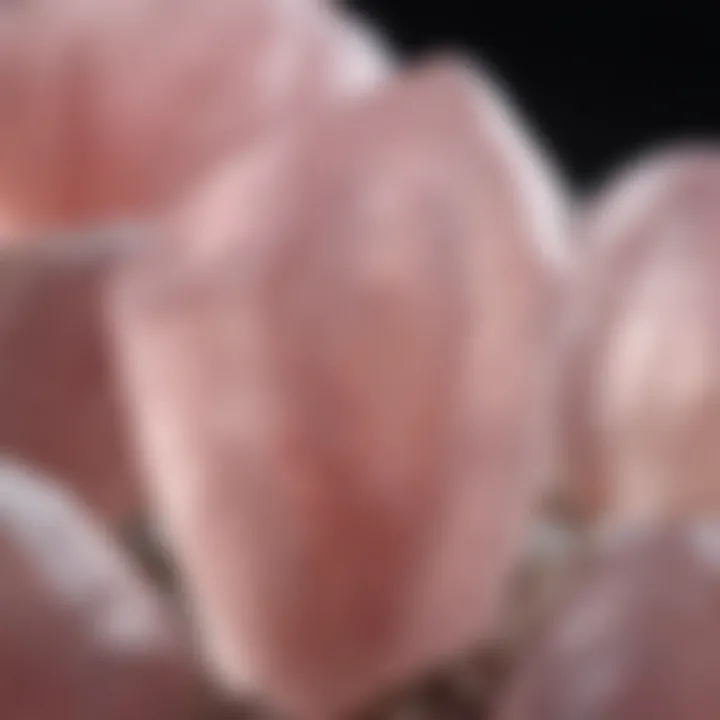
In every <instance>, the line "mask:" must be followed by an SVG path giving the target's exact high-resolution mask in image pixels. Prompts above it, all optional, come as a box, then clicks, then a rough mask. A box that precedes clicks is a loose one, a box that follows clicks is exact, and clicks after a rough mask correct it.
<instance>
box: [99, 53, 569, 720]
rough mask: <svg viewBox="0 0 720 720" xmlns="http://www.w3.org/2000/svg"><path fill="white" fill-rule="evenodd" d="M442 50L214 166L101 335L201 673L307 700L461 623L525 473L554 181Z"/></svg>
mask: <svg viewBox="0 0 720 720" xmlns="http://www.w3.org/2000/svg"><path fill="white" fill-rule="evenodd" d="M513 123H514V119H513V118H512V116H511V113H510V112H509V111H508V109H507V108H506V107H505V106H504V105H503V104H501V103H500V101H499V100H498V98H497V97H496V95H495V93H494V92H493V90H492V88H491V87H490V85H489V83H487V82H485V80H484V79H483V78H482V77H480V76H477V75H475V74H474V73H473V72H471V71H470V70H468V69H466V68H464V67H463V65H462V64H461V63H459V62H457V61H454V60H446V61H437V62H435V63H430V64H429V65H428V66H426V67H423V68H421V69H416V70H414V71H412V72H410V73H407V74H404V75H402V76H399V77H398V78H397V79H396V80H394V81H393V82H391V83H389V84H388V85H386V86H385V87H383V88H382V89H381V90H379V91H377V92H376V93H373V94H371V95H369V96H367V97H365V98H364V99H362V100H361V101H360V100H359V101H357V102H355V103H353V104H351V105H349V106H347V107H345V108H344V109H343V110H341V111H339V112H337V113H335V114H332V115H328V116H327V117H325V118H323V119H322V120H318V121H317V122H316V123H314V124H312V125H311V126H309V127H307V128H305V129H303V130H302V131H298V132H297V133H295V134H293V135H292V136H287V137H284V138H282V139H279V140H278V141H277V142H275V143H270V144H268V145H267V146H266V147H264V148H262V149H258V151H257V152H255V153H254V154H253V155H252V156H251V157H247V156H246V157H244V158H243V159H242V160H241V161H240V162H238V163H237V164H235V165H234V166H232V167H229V168H228V169H227V170H226V171H225V172H223V173H222V174H221V175H220V176H218V177H217V178H216V179H215V180H214V181H213V182H211V183H210V184H209V186H208V188H207V190H206V191H205V192H204V193H201V194H200V195H199V197H198V198H197V200H196V202H195V203H193V204H191V205H189V206H188V207H187V208H186V209H185V212H184V213H182V214H181V215H180V216H178V218H177V219H176V221H175V222H173V223H171V224H169V225H168V226H167V228H166V237H164V238H162V242H160V243H158V244H157V246H156V247H155V248H154V249H153V250H152V251H150V252H148V253H146V254H145V255H144V256H142V257H138V261H137V262H136V263H133V265H132V266H131V267H130V268H128V269H127V271H126V272H124V273H122V274H121V277H120V278H119V280H118V285H117V288H116V290H117V291H116V293H115V294H114V297H113V305H114V321H115V324H116V330H117V337H118V343H117V347H118V353H119V356H120V358H121V361H123V362H124V368H125V375H126V384H127V387H128V388H129V391H130V393H129V395H130V398H129V404H130V405H131V407H132V408H133V409H134V421H135V427H136V429H137V431H138V436H139V439H140V444H141V447H142V448H143V454H144V458H145V463H146V467H147V472H148V475H149V478H150V481H151V485H152V488H153V492H154V496H155V510H156V512H157V515H158V517H159V521H160V523H161V524H162V526H163V528H164V531H165V533H166V535H167V537H169V538H170V541H171V543H172V544H173V547H174V549H175V552H176V555H177V558H178V562H179V564H180V566H181V568H182V570H183V572H184V576H185V580H186V586H187V589H188V592H189V594H190V598H191V601H192V603H193V606H194V608H195V612H196V615H197V617H198V618H199V622H200V624H201V628H202V629H203V631H204V635H205V638H206V641H207V645H206V649H207V653H208V656H209V657H210V658H211V659H212V661H213V662H214V664H215V667H216V668H217V671H218V673H219V674H220V676H221V677H222V678H223V679H224V681H225V682H226V683H227V684H228V685H229V686H230V687H232V688H234V689H235V690H236V691H242V690H243V689H251V690H255V691H259V692H260V693H261V694H264V695H265V697H267V698H269V699H270V700H271V702H273V703H274V704H276V705H277V706H279V707H281V708H285V709H289V710H291V711H294V712H296V713H297V714H298V715H301V716H303V715H307V716H310V717H315V718H317V717H328V716H330V715H333V713H335V712H339V711H341V710H344V709H347V708H350V707H353V706H354V705H356V704H357V703H360V702H362V701H364V700H367V699H368V698H370V697H372V696H373V695H374V694H375V693H376V692H378V691H379V690H380V689H382V688H384V687H385V686H386V685H387V684H391V683H394V682H396V681H401V680H403V679H406V678H407V677H408V676H410V675H412V674H413V673H415V672H419V671H421V670H423V669H426V668H427V667H429V666H430V665H432V664H433V663H435V662H438V661H441V660H442V659H443V658H444V657H446V656H449V655H453V654H454V653H457V652H460V651H462V650H464V649H466V648H467V647H468V646H470V645H472V644H473V643H475V642H476V641H478V640H479V639H481V638H482V637H483V636H484V634H485V633H486V632H487V631H488V629H489V628H490V626H491V624H492V620H493V617H494V606H495V605H496V601H497V597H498V593H499V591H500V589H501V586H502V581H503V578H504V576H505V573H506V571H507V570H508V567H509V565H510V564H511V562H512V561H513V558H514V557H515V555H516V552H517V550H518V549H519V548H518V545H519V539H520V535H521V528H522V525H523V522H524V520H525V519H526V516H527V514H528V510H529V508H530V505H531V503H532V501H533V499H534V497H535V496H536V494H537V490H538V487H539V485H540V478H539V477H538V474H539V472H540V467H541V464H540V462H539V461H538V458H539V453H540V452H541V450H542V441H541V439H542V434H541V432H540V429H541V424H540V423H539V422H538V421H539V420H540V418H541V416H542V411H543V401H544V398H545V384H544V380H545V373H546V370H547V369H548V367H549V366H548V362H549V358H550V357H551V345H552V343H551V337H552V335H553V328H554V317H555V313H554V302H555V294H556V291H557V289H558V285H557V284H558V282H559V279H560V276H561V274H562V263H561V261H560V259H559V256H558V254H557V251H558V249H559V248H560V246H561V245H560V241H561V240H562V219H561V218H562V210H561V206H562V202H561V200H560V196H559V194H557V193H559V191H558V189H557V188H556V187H555V186H554V185H553V182H554V181H553V180H552V178H551V174H550V172H549V170H548V169H547V168H546V167H545V166H544V165H543V161H541V159H540V153H539V151H538V152H536V150H535V148H534V146H533V144H532V142H530V140H529V139H528V138H527V137H526V135H525V131H524V130H522V129H521V128H516V127H515V125H514V124H513Z"/></svg>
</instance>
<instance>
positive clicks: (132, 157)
mask: <svg viewBox="0 0 720 720" xmlns="http://www.w3.org/2000/svg"><path fill="white" fill-rule="evenodd" d="M327 5H328V4H326V3H319V2H287V0H242V1H241V2H238V1H237V0H180V1H179V2H166V1H165V0H105V1H103V2H95V1H94V0H39V1H38V2H31V3H26V2H22V3H9V4H7V7H2V8H0V231H3V239H6V240H8V241H11V240H12V239H13V238H16V237H19V236H20V233H22V232H24V231H34V230H37V229H48V228H55V227H57V226H58V225H62V226H74V225H80V224H83V223H86V222H92V223H96V222H105V221H107V220H114V219H115V218H117V217H126V216H127V217H134V216H136V215H139V214H145V213H152V212H154V211H155V210H157V209H158V208H159V207H165V206H166V205H167V204H168V203H172V202H174V201H175V200H177V198H178V196H180V195H183V194H184V193H185V192H187V191H188V190H189V189H190V188H191V187H192V186H193V185H194V184H195V183H196V182H198V180H199V179H200V177H202V176H203V175H204V174H205V173H207V172H209V171H211V170H212V169H213V167H214V166H215V164H216V163H218V162H223V161H225V159H226V157H227V154H228V153H230V152H237V151H239V150H240V149H242V148H244V147H247V146H249V145H251V144H252V143H253V142H254V141H255V140H256V139H257V138H258V137H259V136H261V135H262V134H264V133H266V132H270V131H271V130H273V129H277V128H280V127H283V126H285V125H287V124H296V123H298V122H300V121H301V120H302V118H303V117H305V116H306V115H308V114H312V113H314V112H316V111H319V110H320V109H322V108H327V107H329V106H330V105H333V104H335V103H337V102H339V101H341V100H342V99H344V98H346V97H347V96H352V95H354V94H356V93H358V92H361V91H363V90H365V89H367V88H368V87H372V86H373V85H374V84H375V83H376V82H377V81H378V79H379V78H381V77H383V76H384V75H385V74H386V73H387V71H388V68H389V66H390V59H389V57H388V56H387V54H386V53H385V50H384V48H383V47H382V43H381V42H380V40H379V39H377V38H375V37H373V35H372V34H371V33H370V32H369V31H367V30H366V29H364V28H362V27H359V26H358V25H356V24H355V23H354V21H353V20H350V19H348V18H346V17H344V16H342V15H341V14H340V11H339V10H336V9H334V8H330V7H328V6H327Z"/></svg>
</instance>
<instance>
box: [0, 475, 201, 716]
mask: <svg viewBox="0 0 720 720" xmlns="http://www.w3.org/2000/svg"><path fill="white" fill-rule="evenodd" d="M0 574H1V575H2V585H1V587H0V667H2V672H1V673H0V716H2V717H3V718H8V720H10V719H11V718H18V719H19V718H23V719H24V720H100V718H102V720H182V719H187V720H191V719H192V718H196V717H198V716H197V715H196V714H193V713H194V711H195V710H196V709H197V707H196V702H197V697H196V695H197V690H198V687H197V682H196V679H195V678H194V673H193V671H192V669H191V664H190V662H189V655H188V649H187V647H185V641H184V640H182V639H181V635H180V634H179V632H178V627H176V619H175V618H174V616H173V613H172V612H171V609H170V608H169V607H167V606H166V604H165V602H164V601H163V600H162V598H161V597H160V596H159V595H158V594H157V593H156V592H154V591H153V590H152V588H151V587H149V586H148V585H147V584H146V582H145V581H144V579H143V578H142V577H141V575H140V574H139V572H138V571H137V569H136V568H135V567H134V566H133V565H132V564H131V563H130V562H129V559H128V558H126V557H125V556H124V555H123V554H122V553H121V551H120V550H119V548H116V547H115V546H114V545H113V543H112V541H111V539H110V538H109V537H108V536H107V534H106V533H105V532H103V530H102V529H101V528H100V527H99V526H96V525H95V524H94V523H93V522H92V521H91V520H90V519H89V518H88V516H86V514H85V513H84V511H83V509H82V508H81V507H80V506H79V505H78V504H77V503H76V502H75V501H74V500H73V498H72V497H71V496H70V495H68V494H67V493H65V492H64V491H63V490H61V489H60V488H59V487H58V486H57V485H55V484H54V483H53V482H52V481H51V480H48V479H47V478H45V477H42V476H39V475H37V474H35V473H34V472H31V471H29V470H27V469H26V468H25V467H22V466H19V465H14V464H11V463H8V462H3V463H2V464H1V465H0Z"/></svg>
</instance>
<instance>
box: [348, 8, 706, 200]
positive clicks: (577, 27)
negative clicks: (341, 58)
mask: <svg viewBox="0 0 720 720" xmlns="http://www.w3.org/2000/svg"><path fill="white" fill-rule="evenodd" d="M646 3H647V4H646ZM646 3H645V2H638V1H637V0H633V2H626V3H625V4H624V5H623V4H620V3H615V4H613V5H610V4H607V6H609V7H608V8H607V9H603V8H602V6H601V4H600V3H590V2H589V1H586V2H585V3H575V5H576V6H577V7H576V8H575V9H562V10H561V9H557V10H545V11H543V12H540V11H539V10H537V9H531V10H525V9H524V8H525V5H524V4H520V3H518V4H517V6H516V7H515V8H512V7H511V6H510V3H502V4H500V3H495V4H492V3H489V2H483V1H482V0H465V1H464V2H463V0H441V1H439V2H438V0H430V1H429V2H428V4H427V6H425V5H421V4H420V3H419V2H410V1H407V0H404V1H401V0H355V1H354V2H350V3H349V4H350V6H351V7H353V8H354V9H356V11H357V12H358V13H359V14H360V15H361V16H364V17H366V18H368V19H370V20H373V21H375V22H376V23H377V24H379V25H380V27H382V28H384V30H385V31H386V33H387V35H388V37H389V38H390V39H391V40H392V41H394V43H395V45H396V47H398V48H399V49H400V50H401V51H402V52H403V53H404V54H407V55H409V56H416V55H418V54H421V53H424V52H426V51H429V50H432V49H433V48H449V47H451V48H459V49H464V50H466V51H469V52H471V53H472V54H473V55H476V56H479V57H481V58H484V59H485V60H486V61H488V62H489V63H490V64H491V66H492V67H493V68H494V69H495V70H496V71H497V72H499V73H500V74H501V76H502V77H503V78H504V79H505V81H506V83H507V84H508V85H509V86H510V88H511V89H512V90H513V93H514V95H515V98H516V100H517V101H519V104H520V106H521V107H522V108H523V109H524V110H525V112H526V114H527V115H529V117H530V119H531V120H532V121H533V122H534V124H535V126H536V127H538V128H539V129H540V130H541V131H542V133H543V135H544V137H545V138H546V141H547V142H548V143H549V145H550V146H551V147H552V148H553V149H554V150H555V152H556V154H557V155H558V156H559V158H560V160H561V162H562V164H563V165H564V167H565V169H566V171H567V172H568V174H569V176H570V177H571V178H572V179H573V180H574V181H575V183H576V184H577V185H578V186H584V187H587V186H588V185H594V184H595V183H596V182H597V181H599V180H601V179H602V176H603V175H604V173H605V172H607V171H608V170H609V169H611V168H612V167H613V166H614V165H615V164H616V163H617V162H619V161H620V160H622V159H623V158H627V157H629V156H630V155H632V154H633V153H635V152H637V151H640V150H642V149H643V148H646V147H652V146H653V145H655V144H657V143H658V142H662V141H666V140H670V139H673V138H688V137H690V138H694V137H698V136H704V137H705V136H712V135H715V134H717V135H718V136H719V137H720V102H719V101H718V97H719V95H720V33H718V31H717V22H718V21H717V20H716V19H715V14H714V13H713V12H712V10H711V8H712V4H711V3H708V4H707V9H706V10H705V11H704V12H703V11H702V10H698V8H697V6H696V7H695V8H693V7H692V6H691V7H689V8H687V9H683V5H682V4H680V3H667V5H668V6H671V5H675V6H676V7H675V9H674V10H673V9H672V8H670V7H668V8H667V9H663V8H662V7H660V8H658V7H657V5H658V3H655V2H651V0H646ZM567 4H568V5H570V6H571V8H572V5H571V4H570V3H567ZM528 5H529V6H530V7H532V3H528ZM593 5H595V6H600V9H597V7H596V8H593ZM582 6H586V7H582ZM700 7H702V5H701V6H700ZM716 12H717V11H716Z"/></svg>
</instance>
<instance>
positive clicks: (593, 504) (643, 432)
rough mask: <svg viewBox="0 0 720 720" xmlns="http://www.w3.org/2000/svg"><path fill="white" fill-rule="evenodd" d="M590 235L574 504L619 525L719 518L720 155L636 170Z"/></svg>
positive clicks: (681, 156)
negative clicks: (705, 516) (714, 515)
mask: <svg viewBox="0 0 720 720" xmlns="http://www.w3.org/2000/svg"><path fill="white" fill-rule="evenodd" d="M584 225H585V227H584V231H583V234H584V241H585V242H586V243H587V254H586V256H585V258H584V259H583V262H582V267H581V270H580V272H579V274H578V282H577V288H576V292H575V293H574V296H575V300H574V301H573V302H572V303H571V305H572V307H573V309H574V310H575V312H576V315H575V317H574V318H573V319H572V323H573V326H572V328H571V329H570V330H571V333H572V334H571V335H570V338H569V340H570V342H569V353H568V360H567V368H566V372H565V373H564V377H565V378H566V385H565V395H566V397H565V403H564V404H565V408H564V422H565V428H564V431H563V435H564V437H565V440H566V446H567V447H566V449H567V455H566V460H567V463H566V466H565V474H566V477H565V480H566V490H567V492H568V497H569V498H570V502H571V504H574V505H575V506H576V508H578V509H580V510H582V511H583V512H587V513H589V514H590V515H591V516H592V517H596V518H602V519H603V520H606V521H607V522H608V523H610V524H619V525H635V524H639V523H644V522H652V521H656V520H662V519H665V518H672V517H681V516H688V515H691V516H692V515H697V514H701V513H705V512H715V511H717V510H718V509H720V480H719V479H718V470H719V469H720V445H718V443H717V442H716V438H717V436H718V433H720V395H719V394H718V391H719V390H720V384H719V381H720V333H718V328H720V325H718V320H719V319H720V315H718V310H717V308H718V307H720V294H719V291H718V283H717V278H718V274H719V273H720V152H718V151H717V150H714V149H711V148H701V147H696V148H678V149H676V150H674V151H665V152H662V153H659V154H657V155H655V156H653V157H651V158H648V159H646V160H644V161H643V162H640V163H639V164H636V165H633V166H632V168H631V169H629V170H628V171H626V172H624V173H623V174H622V175H621V177H620V178H619V179H617V180H616V181H614V182H612V183H610V186H609V189H608V190H607V191H606V192H605V193H603V194H601V196H600V198H599V199H598V200H597V201H596V202H594V203H593V204H592V205H591V207H590V209H589V211H588V214H587V217H586V220H585V223H584ZM571 297H572V296H571Z"/></svg>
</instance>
